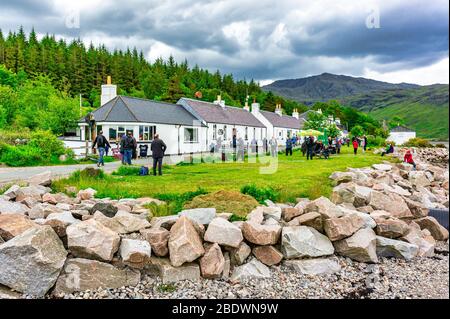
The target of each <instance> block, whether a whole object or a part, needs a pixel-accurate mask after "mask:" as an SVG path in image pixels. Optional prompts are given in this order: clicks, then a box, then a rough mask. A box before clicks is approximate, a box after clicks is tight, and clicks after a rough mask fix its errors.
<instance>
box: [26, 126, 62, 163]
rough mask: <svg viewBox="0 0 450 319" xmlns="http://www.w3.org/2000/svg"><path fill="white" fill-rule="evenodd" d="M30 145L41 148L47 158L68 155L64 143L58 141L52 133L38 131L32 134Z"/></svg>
mask: <svg viewBox="0 0 450 319" xmlns="http://www.w3.org/2000/svg"><path fill="white" fill-rule="evenodd" d="M28 145H31V146H35V147H37V148H39V149H40V150H41V154H42V156H44V157H47V158H50V157H51V156H56V157H59V156H61V155H63V154H66V149H65V148H64V143H63V142H62V141H61V140H59V139H57V138H56V136H55V135H53V134H52V133H51V132H50V131H36V132H33V133H31V138H30V141H29V142H28Z"/></svg>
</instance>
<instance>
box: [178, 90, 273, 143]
mask: <svg viewBox="0 0 450 319" xmlns="http://www.w3.org/2000/svg"><path fill="white" fill-rule="evenodd" d="M178 104H180V105H182V106H183V107H184V108H185V109H186V110H187V111H188V112H189V113H191V114H192V115H193V116H194V117H196V118H197V119H199V120H200V121H201V123H202V124H204V125H206V126H207V133H206V136H207V138H206V141H205V142H206V144H205V145H206V146H207V147H208V148H209V146H210V145H211V144H217V142H218V141H221V142H222V145H225V146H232V145H233V143H234V142H235V141H236V140H237V139H239V138H240V137H242V138H243V139H244V141H245V143H246V144H247V145H248V144H250V143H251V141H252V140H253V138H255V139H256V141H257V142H258V144H259V145H262V140H263V138H267V136H268V135H267V128H266V126H264V124H263V123H261V122H260V121H259V120H258V119H257V118H256V117H255V116H254V115H253V114H252V113H250V112H249V111H248V110H246V109H244V108H240V107H233V106H227V105H225V101H224V100H222V99H221V98H220V96H218V98H217V100H216V101H215V102H214V103H209V102H205V101H199V100H194V99H188V98H181V99H180V100H179V101H178ZM233 141H234V142H233Z"/></svg>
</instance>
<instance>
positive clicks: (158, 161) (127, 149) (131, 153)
mask: <svg viewBox="0 0 450 319" xmlns="http://www.w3.org/2000/svg"><path fill="white" fill-rule="evenodd" d="M96 146H97V150H98V161H97V166H98V167H100V166H105V160H104V157H105V155H107V154H108V153H107V151H108V150H109V149H111V144H110V143H109V142H108V140H107V139H106V137H105V136H104V135H103V131H100V132H99V134H98V135H97V136H96V137H95V140H94V143H93V144H92V149H95V147H96ZM166 149H167V146H166V144H165V143H164V141H163V140H161V139H160V138H159V135H158V134H156V135H155V137H154V139H153V141H152V143H151V146H150V150H151V151H152V158H153V175H155V176H156V168H158V174H159V175H162V161H163V157H164V153H165V151H166ZM119 152H120V154H121V158H122V164H123V165H131V160H132V159H133V158H136V157H137V141H136V139H135V138H134V136H133V133H132V132H127V134H124V135H122V137H121V139H120V143H119Z"/></svg>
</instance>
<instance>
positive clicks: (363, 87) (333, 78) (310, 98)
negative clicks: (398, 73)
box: [262, 73, 420, 104]
mask: <svg viewBox="0 0 450 319" xmlns="http://www.w3.org/2000/svg"><path fill="white" fill-rule="evenodd" d="M417 87H420V86H419V85H416V84H409V83H400V84H392V83H387V82H381V81H375V80H370V79H366V78H355V77H351V76H347V75H336V74H330V73H323V74H321V75H315V76H310V77H306V78H301V79H291V80H279V81H275V82H273V83H272V84H269V85H266V86H263V87H262V89H263V90H265V91H271V92H272V93H274V94H278V95H281V96H284V97H287V98H290V99H293V100H296V101H298V102H302V103H305V104H311V103H314V102H326V101H329V100H331V99H339V98H343V97H347V96H352V95H356V94H362V93H368V92H373V91H378V90H389V89H410V88H417Z"/></svg>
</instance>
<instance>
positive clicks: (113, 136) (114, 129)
mask: <svg viewBox="0 0 450 319" xmlns="http://www.w3.org/2000/svg"><path fill="white" fill-rule="evenodd" d="M109 139H110V140H115V139H117V127H110V128H109Z"/></svg>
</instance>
